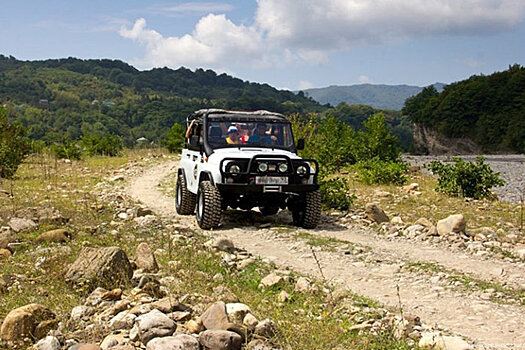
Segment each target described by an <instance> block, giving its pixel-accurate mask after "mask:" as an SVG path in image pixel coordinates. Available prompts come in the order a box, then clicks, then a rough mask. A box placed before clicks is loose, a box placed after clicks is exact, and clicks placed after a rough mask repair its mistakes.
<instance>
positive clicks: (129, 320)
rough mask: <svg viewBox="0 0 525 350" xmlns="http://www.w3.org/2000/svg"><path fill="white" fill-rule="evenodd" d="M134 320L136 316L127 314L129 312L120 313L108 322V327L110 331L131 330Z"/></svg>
mask: <svg viewBox="0 0 525 350" xmlns="http://www.w3.org/2000/svg"><path fill="white" fill-rule="evenodd" d="M136 318H137V316H136V315H133V314H131V313H129V311H122V312H119V313H118V314H117V315H116V316H114V317H113V318H112V319H111V320H110V321H109V327H110V328H112V329H131V327H133V324H134V323H135V319H136Z"/></svg>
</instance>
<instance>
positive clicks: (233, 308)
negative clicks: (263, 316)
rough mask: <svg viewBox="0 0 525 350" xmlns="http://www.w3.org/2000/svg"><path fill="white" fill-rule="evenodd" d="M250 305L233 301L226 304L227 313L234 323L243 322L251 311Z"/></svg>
mask: <svg viewBox="0 0 525 350" xmlns="http://www.w3.org/2000/svg"><path fill="white" fill-rule="evenodd" d="M250 311H251V310H250V308H249V307H248V305H245V304H242V303H231V304H226V314H227V315H228V320H229V321H230V322H233V323H237V324H242V323H243V320H244V316H246V315H247V314H248V313H249V312H250Z"/></svg>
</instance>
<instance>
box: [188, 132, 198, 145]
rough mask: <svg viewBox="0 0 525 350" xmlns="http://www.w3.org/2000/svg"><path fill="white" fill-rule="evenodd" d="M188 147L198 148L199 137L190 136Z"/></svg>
mask: <svg viewBox="0 0 525 350" xmlns="http://www.w3.org/2000/svg"><path fill="white" fill-rule="evenodd" d="M190 146H191V147H199V135H191V138H190Z"/></svg>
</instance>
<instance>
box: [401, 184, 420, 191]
mask: <svg viewBox="0 0 525 350" xmlns="http://www.w3.org/2000/svg"><path fill="white" fill-rule="evenodd" d="M418 188H419V184H418V183H417V182H413V183H411V184H410V185H405V186H403V191H405V192H410V191H416V190H417V189H418Z"/></svg>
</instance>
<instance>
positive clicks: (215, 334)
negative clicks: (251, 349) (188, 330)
mask: <svg viewBox="0 0 525 350" xmlns="http://www.w3.org/2000/svg"><path fill="white" fill-rule="evenodd" d="M199 341H200V343H201V344H202V346H203V347H204V348H205V349H213V350H240V349H241V344H242V338H241V336H240V335H239V334H237V333H234V332H230V331H224V330H207V331H204V332H202V333H201V334H200V335H199Z"/></svg>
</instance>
